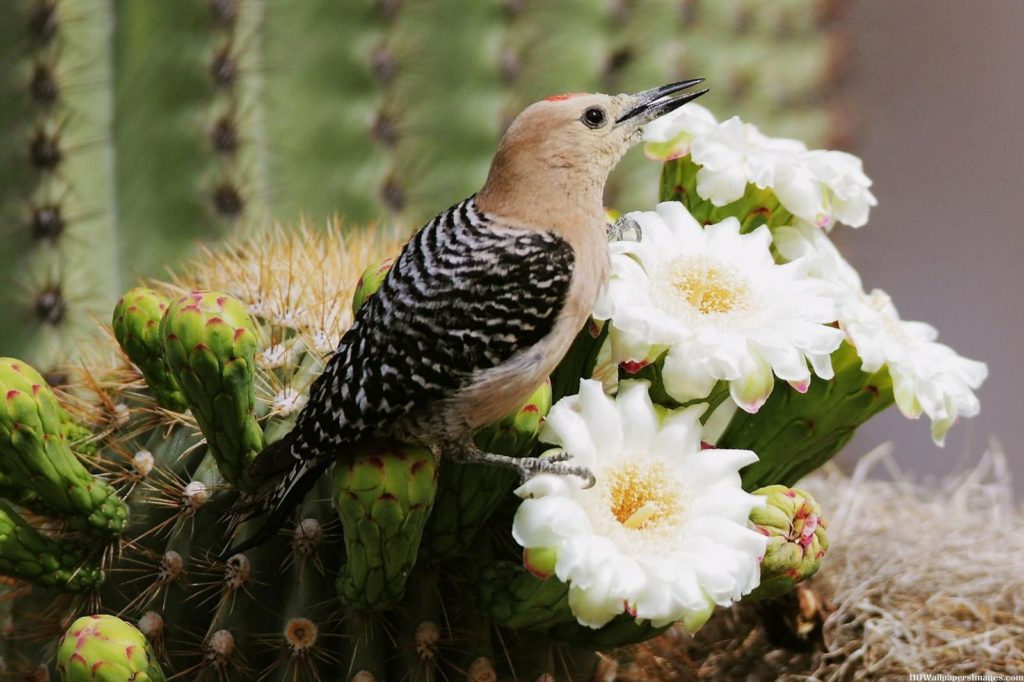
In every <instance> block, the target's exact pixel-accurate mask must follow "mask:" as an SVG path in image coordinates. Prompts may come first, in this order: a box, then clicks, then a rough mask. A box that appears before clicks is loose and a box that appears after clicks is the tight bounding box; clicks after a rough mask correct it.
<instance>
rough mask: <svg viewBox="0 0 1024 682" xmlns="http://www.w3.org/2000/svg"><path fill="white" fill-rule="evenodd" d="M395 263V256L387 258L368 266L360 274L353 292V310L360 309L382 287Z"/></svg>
mask: <svg viewBox="0 0 1024 682" xmlns="http://www.w3.org/2000/svg"><path fill="white" fill-rule="evenodd" d="M394 263H395V259H394V258H385V259H384V260H382V261H380V262H378V263H374V264H373V265H371V266H370V267H368V268H366V270H365V271H364V272H363V274H362V275H360V276H359V283H358V284H356V290H355V293H354V294H352V312H355V311H357V310H359V309H360V308H361V307H362V306H363V304H364V303H366V301H367V299H368V298H370V296H373V294H374V292H376V291H377V289H380V285H381V284H383V283H384V278H385V277H387V276H388V272H390V271H391V266H392V265H394Z"/></svg>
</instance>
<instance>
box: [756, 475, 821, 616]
mask: <svg viewBox="0 0 1024 682" xmlns="http://www.w3.org/2000/svg"><path fill="white" fill-rule="evenodd" d="M754 494H755V495H760V496H762V497H764V498H766V499H767V502H768V503H767V504H766V505H765V506H763V507H759V508H756V509H754V510H753V511H752V512H751V513H750V522H751V523H752V524H754V528H755V529H757V530H758V531H759V532H761V533H763V534H764V535H766V536H768V547H767V549H766V550H765V555H764V559H763V560H762V561H761V584H760V585H759V586H758V587H757V589H756V590H754V591H753V592H751V593H750V595H749V596H748V597H747V598H748V599H754V600H757V599H768V598H771V597H777V596H779V595H782V594H785V593H786V592H789V591H790V590H791V589H793V587H794V586H796V584H797V583H799V582H801V581H803V580H805V579H807V578H809V577H811V576H812V575H814V574H815V572H817V570H818V567H819V566H821V560H822V558H823V557H824V556H825V551H826V550H827V549H828V538H827V537H826V535H825V525H826V524H825V519H824V518H822V516H821V508H820V507H819V506H818V503H817V502H815V501H814V498H813V497H811V496H810V494H808V493H806V492H804V491H803V490H800V489H797V488H787V487H786V486H783V485H770V486H767V487H765V488H761V489H760V490H756V491H754Z"/></svg>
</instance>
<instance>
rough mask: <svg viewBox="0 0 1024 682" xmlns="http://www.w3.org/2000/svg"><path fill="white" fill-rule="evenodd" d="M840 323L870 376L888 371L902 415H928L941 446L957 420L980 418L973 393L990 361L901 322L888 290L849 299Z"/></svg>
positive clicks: (920, 325) (922, 328)
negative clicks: (966, 354)
mask: <svg viewBox="0 0 1024 682" xmlns="http://www.w3.org/2000/svg"><path fill="white" fill-rule="evenodd" d="M840 325H841V326H842V328H843V329H844V330H845V331H846V334H847V336H848V337H849V339H850V343H852V344H853V345H854V347H856V349H857V354H858V355H859V356H860V358H861V361H862V363H863V364H862V367H861V368H862V369H863V370H864V371H865V372H877V371H878V370H879V369H881V368H882V366H883V365H884V366H885V367H887V368H888V370H889V375H890V376H891V377H892V388H893V396H894V397H895V399H896V405H897V406H898V407H899V408H900V411H901V412H902V413H903V414H904V415H906V416H907V417H910V418H912V419H916V418H918V417H920V416H921V414H922V413H924V414H927V415H928V417H929V418H930V419H931V420H932V429H931V430H932V438H933V439H934V440H935V442H936V443H937V444H939V445H942V444H943V441H944V440H945V437H946V432H948V431H949V429H950V427H952V426H953V424H954V422H956V420H957V417H960V416H963V417H973V416H975V415H976V414H978V412H979V410H980V405H979V403H978V398H977V397H976V396H975V395H974V390H976V389H978V388H979V387H980V386H981V384H982V382H984V381H985V378H986V377H987V376H988V367H987V366H986V365H985V363H983V362H978V361H976V360H968V359H967V358H964V357H961V356H960V355H958V354H957V353H956V351H954V350H953V349H952V348H950V347H949V346H946V345H944V344H941V343H938V342H937V341H936V340H935V339H936V338H937V337H938V332H937V331H936V330H935V328H934V327H932V326H931V325H929V324H925V323H924V322H906V321H903V320H901V319H900V317H899V313H897V312H896V307H895V306H894V305H893V303H892V300H891V299H890V298H889V296H888V294H886V293H885V292H884V291H882V290H880V289H875V290H874V291H872V292H871V293H870V294H865V293H863V292H855V295H853V296H850V297H848V298H847V300H846V302H845V303H844V305H843V306H842V309H841V312H840Z"/></svg>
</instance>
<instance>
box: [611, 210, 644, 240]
mask: <svg viewBox="0 0 1024 682" xmlns="http://www.w3.org/2000/svg"><path fill="white" fill-rule="evenodd" d="M627 234H632V235H633V237H632V238H631V239H628V240H627V238H626V235H627ZM643 238H644V231H643V228H641V227H640V223H638V222H637V221H635V220H633V219H632V218H630V217H629V216H622V217H621V218H619V219H618V220H616V221H615V223H614V224H613V225H609V226H608V241H610V242H617V241H634V242H640V241H643Z"/></svg>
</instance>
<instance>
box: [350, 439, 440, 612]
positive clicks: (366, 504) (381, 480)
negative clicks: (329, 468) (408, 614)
mask: <svg viewBox="0 0 1024 682" xmlns="http://www.w3.org/2000/svg"><path fill="white" fill-rule="evenodd" d="M436 492H437V464H436V462H435V459H434V455H433V453H431V452H430V451H429V450H426V449H423V448H412V447H406V446H399V445H386V446H384V445H380V444H377V445H373V446H371V447H368V448H366V449H365V450H363V451H362V452H360V453H359V454H357V455H356V456H354V457H351V458H348V457H347V458H346V459H344V460H343V461H339V462H338V463H337V464H335V467H334V506H335V509H336V510H337V511H338V516H339V517H340V518H341V524H342V527H343V528H344V533H345V550H346V556H347V561H346V563H345V566H344V567H343V569H342V571H341V574H340V575H339V576H338V584H337V587H338V596H339V597H340V598H341V600H342V602H344V603H345V604H348V605H349V606H352V607H355V608H358V609H367V610H379V609H382V608H385V607H387V606H391V605H393V604H395V603H396V602H397V601H399V600H400V599H401V598H402V595H403V594H404V592H405V582H406V579H407V578H408V577H409V573H410V572H411V571H412V568H413V566H414V565H415V563H416V556H417V554H418V552H419V546H420V539H421V537H422V534H423V528H424V526H425V525H426V523H427V518H428V517H429V515H430V509H431V507H432V506H433V504H434V496H435V494H436Z"/></svg>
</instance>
